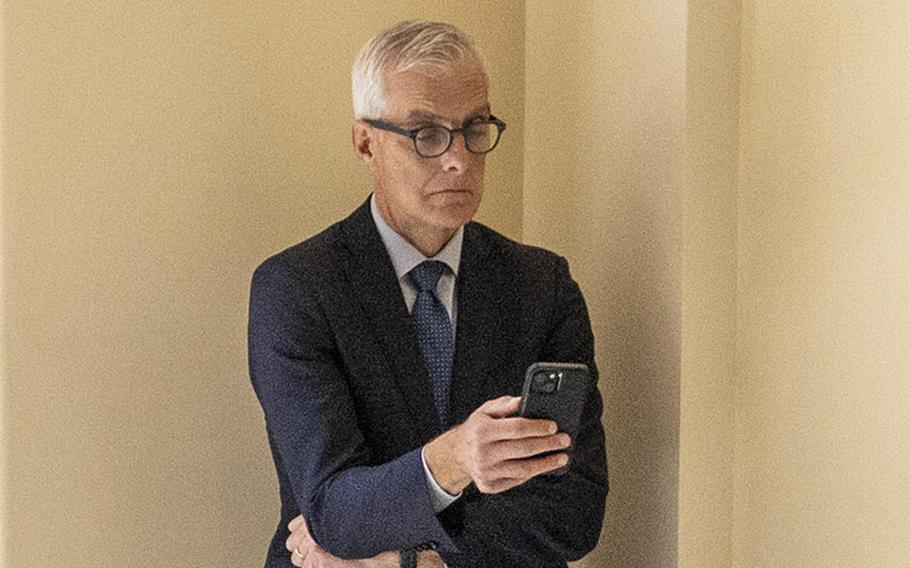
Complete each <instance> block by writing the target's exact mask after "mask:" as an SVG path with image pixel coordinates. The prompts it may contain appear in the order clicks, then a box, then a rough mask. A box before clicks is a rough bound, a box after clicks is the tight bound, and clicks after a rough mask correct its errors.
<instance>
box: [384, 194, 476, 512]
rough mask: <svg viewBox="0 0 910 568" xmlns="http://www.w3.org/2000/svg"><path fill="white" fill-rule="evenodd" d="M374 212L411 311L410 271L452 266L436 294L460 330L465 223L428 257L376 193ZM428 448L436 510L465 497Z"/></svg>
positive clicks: (414, 295)
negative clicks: (444, 478)
mask: <svg viewBox="0 0 910 568" xmlns="http://www.w3.org/2000/svg"><path fill="white" fill-rule="evenodd" d="M370 212H371V213H372V214H373V222H374V223H375V224H376V229H377V230H378V231H379V237H380V238H381V239H382V244H383V245H385V249H386V251H388V253H389V258H391V259H392V266H393V267H394V268H395V275H396V276H397V277H398V285H399V286H401V293H402V294H403V295H404V301H405V304H406V305H407V307H408V313H410V312H411V310H413V309H414V302H415V301H416V300H417V289H416V288H415V287H414V285H413V284H412V283H411V279H410V278H409V277H408V272H410V271H411V269H412V268H414V267H415V266H417V265H418V264H420V263H421V262H424V261H426V260H439V261H442V262H444V263H446V264H447V265H448V266H449V268H450V269H451V272H445V273H443V275H442V276H441V277H440V278H439V282H438V283H437V284H436V297H437V298H439V301H440V302H442V305H443V306H445V309H446V311H447V312H448V313H449V319H450V321H451V322H452V331H456V328H455V322H456V321H458V318H457V315H458V304H457V302H456V297H455V279H456V278H457V277H458V267H459V264H460V263H461V243H462V240H463V239H464V227H459V228H458V230H457V231H456V232H455V234H454V235H453V236H452V238H451V239H450V240H449V242H448V243H447V244H446V246H444V247H442V250H440V251H439V253H437V254H436V256H434V257H433V258H427V257H425V256H424V255H423V253H422V252H420V251H419V250H417V248H416V247H415V246H414V245H412V244H411V243H409V242H408V241H407V240H406V239H405V238H404V237H402V236H401V235H399V234H398V233H396V232H395V230H394V229H393V228H392V227H390V226H389V224H388V223H386V221H385V219H383V217H382V214H381V213H380V212H379V208H378V207H377V206H376V196H375V195H373V196H372V197H371V198H370ZM425 451H426V446H424V450H423V451H421V453H420V457H421V460H422V461H423V471H424V473H425V474H426V477H427V486H428V487H429V488H430V498H431V500H432V503H433V510H434V511H435V512H437V513H438V512H440V511H442V510H443V509H445V508H446V507H448V506H449V505H451V504H452V503H454V502H455V501H456V500H457V499H458V498H459V497H461V493H459V494H458V495H452V494H451V493H449V492H447V491H446V490H445V489H443V488H442V487H440V486H439V483H437V482H436V479H435V478H434V477H433V474H432V473H430V468H429V467H428V466H427V460H426V456H425V455H424V454H425Z"/></svg>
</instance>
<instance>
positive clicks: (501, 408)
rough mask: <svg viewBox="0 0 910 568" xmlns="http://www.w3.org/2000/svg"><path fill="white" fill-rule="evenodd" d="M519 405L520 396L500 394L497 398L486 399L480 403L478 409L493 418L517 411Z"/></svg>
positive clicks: (503, 416)
mask: <svg viewBox="0 0 910 568" xmlns="http://www.w3.org/2000/svg"><path fill="white" fill-rule="evenodd" d="M520 406H521V397H520V396H501V397H499V398H494V399H492V400H488V401H486V402H485V403H483V404H482V405H480V408H478V409H477V410H479V411H480V412H482V413H483V414H486V415H487V416H492V417H493V418H505V417H506V416H509V415H511V414H515V413H516V412H518V409H519V408H520Z"/></svg>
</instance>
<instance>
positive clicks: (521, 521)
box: [249, 201, 607, 568]
mask: <svg viewBox="0 0 910 568" xmlns="http://www.w3.org/2000/svg"><path fill="white" fill-rule="evenodd" d="M456 286H457V288H456V293H457V301H458V316H457V317H458V322H457V334H456V352H455V362H454V371H453V375H454V377H453V384H452V388H451V401H450V409H451V416H452V420H453V422H452V423H453V424H457V423H460V422H462V421H464V420H465V419H466V418H467V417H468V415H469V414H471V412H473V411H474V410H476V409H477V407H478V406H480V405H481V404H483V403H484V402H485V401H487V400H490V399H492V398H496V397H499V396H503V395H511V396H519V395H520V394H521V387H522V383H523V380H524V375H525V369H526V368H527V367H528V365H529V364H531V363H533V362H535V361H567V362H581V363H585V364H587V365H588V366H589V367H590V368H591V369H592V370H593V371H594V376H595V377H596V376H597V374H596V368H595V365H594V358H593V337H592V334H591V327H590V323H589V320H588V314H587V310H586V307H585V303H584V299H583V298H582V296H581V292H580V291H579V288H578V286H577V285H576V284H575V282H574V281H573V280H572V278H571V277H570V275H569V271H568V266H567V264H566V262H565V260H564V259H563V258H561V257H559V256H557V255H554V254H552V253H550V252H547V251H544V250H542V249H539V248H534V247H529V246H525V245H521V244H518V243H516V242H514V241H510V240H508V239H506V238H505V237H503V236H501V235H499V234H498V233H496V232H494V231H492V230H490V229H488V228H487V227H484V226H483V225H480V224H478V223H473V222H472V223H469V224H468V225H466V226H465V232H464V242H463V246H462V260H461V265H460V269H459V274H458V279H457V285H456ZM249 363H250V374H251V377H252V381H253V387H254V389H255V391H256V395H257V396H258V398H259V401H260V403H261V405H262V408H263V411H264V413H265V420H266V426H267V429H268V436H269V442H270V445H271V450H272V456H273V459H274V462H275V468H276V470H277V473H278V481H279V487H280V492H281V519H280V521H279V524H278V528H277V530H276V532H275V536H274V538H273V539H272V543H271V546H270V548H269V551H268V557H267V560H266V566H267V567H269V568H272V567H274V568H277V567H282V568H286V567H290V566H291V563H290V555H289V554H288V552H287V550H285V547H284V541H285V539H286V538H287V536H288V531H287V528H286V527H287V524H288V522H289V521H290V520H291V519H292V518H294V517H295V516H296V515H298V514H303V516H304V518H305V519H306V520H307V523H308V525H309V527H310V532H311V533H312V535H313V537H314V538H315V540H316V542H317V543H318V544H319V545H320V546H322V547H323V548H324V549H326V550H327V551H328V552H330V553H332V554H334V555H336V556H339V557H343V558H362V557H369V556H373V555H375V554H378V553H380V552H382V551H386V550H401V549H406V548H410V547H413V546H416V545H421V544H429V545H432V546H435V547H436V548H437V550H438V552H439V553H440V554H441V555H442V556H443V558H444V559H445V561H446V563H447V564H448V565H449V566H450V567H452V568H456V567H460V566H497V567H508V566H515V567H519V566H520V567H522V568H527V567H531V566H565V565H566V564H565V562H566V560H573V559H577V558H580V557H581V556H583V555H584V554H586V553H587V552H589V551H590V550H591V549H592V548H593V547H594V546H595V545H596V543H597V540H598V537H599V535H600V531H601V525H602V522H603V515H604V506H605V500H606V495H607V469H606V455H605V450H604V435H603V429H602V426H601V422H600V418H601V412H602V401H601V397H600V394H599V392H598V390H597V388H596V386H592V388H591V390H590V396H589V397H588V399H587V404H586V408H585V410H584V415H583V419H582V425H581V427H580V430H579V433H578V435H577V437H576V439H575V446H574V453H573V457H572V462H571V464H570V468H569V472H568V473H567V474H566V475H563V476H541V477H537V478H534V479H532V480H530V481H529V482H527V483H525V484H524V485H521V486H519V487H517V488H514V489H511V490H509V491H506V492H503V493H500V494H483V493H480V492H479V491H477V489H476V488H475V487H474V486H473V485H471V486H469V487H468V488H467V489H466V490H465V491H464V494H463V495H462V497H461V498H460V499H459V500H458V501H456V502H455V503H454V504H453V505H450V506H449V507H448V508H447V509H446V510H444V511H443V512H441V513H439V514H438V515H437V514H434V512H433V508H432V505H431V502H430V494H429V490H428V488H427V484H426V479H425V474H424V470H423V467H422V464H421V459H420V450H421V447H422V446H423V445H424V444H426V443H427V442H429V441H430V440H431V439H432V438H434V437H435V436H437V435H438V434H439V433H440V432H439V430H438V426H437V425H436V418H435V416H436V415H435V410H434V405H433V396H432V392H431V387H430V385H429V382H428V379H427V373H426V370H425V368H424V366H423V362H422V359H421V355H420V351H419V347H418V343H417V336H416V332H415V328H414V326H413V324H412V322H411V319H410V315H409V314H408V311H407V307H406V305H405V302H404V298H403V296H402V293H401V288H400V286H399V283H398V279H397V278H396V276H395V271H394V269H393V267H392V263H391V260H390V259H389V256H388V253H387V252H386V250H385V247H384V246H383V244H382V241H381V240H380V238H379V234H378V232H377V230H376V227H375V225H374V223H373V219H372V216H371V214H370V208H369V201H367V202H366V203H364V204H363V205H362V206H361V207H359V208H358V209H357V210H356V211H355V212H354V213H353V214H352V215H351V216H350V217H348V218H347V219H345V220H343V221H341V222H339V223H337V224H335V225H333V226H331V227H329V228H328V229H326V230H325V231H323V232H322V233H320V234H318V235H316V236H314V237H313V238H311V239H309V240H307V241H304V242H302V243H300V244H298V245H296V246H294V247H292V248H290V249H287V250H285V251H283V252H281V253H279V254H277V255H275V256H273V257H271V258H269V259H268V260H266V261H265V262H264V263H263V264H262V265H261V266H259V268H258V269H257V270H256V272H255V274H254V276H253V282H252V290H251V300H250V319H249Z"/></svg>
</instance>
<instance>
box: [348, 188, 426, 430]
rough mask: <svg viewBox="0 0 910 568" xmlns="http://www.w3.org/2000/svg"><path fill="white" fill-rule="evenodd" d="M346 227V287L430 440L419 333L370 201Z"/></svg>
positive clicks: (417, 420)
mask: <svg viewBox="0 0 910 568" xmlns="http://www.w3.org/2000/svg"><path fill="white" fill-rule="evenodd" d="M343 226H344V234H345V244H346V246H347V247H348V249H349V250H350V251H351V253H352V258H351V261H350V262H349V263H347V265H346V267H345V271H346V272H347V276H348V281H349V282H350V284H351V288H352V290H353V291H354V295H355V297H356V298H357V299H358V300H359V301H360V304H361V306H363V310H364V312H365V313H366V316H367V318H368V319H369V321H370V324H371V325H372V328H373V330H374V333H375V336H376V338H377V340H378V343H379V345H380V346H381V347H382V348H383V350H384V351H385V355H386V356H387V359H388V362H389V363H390V364H391V369H392V372H393V374H394V379H395V382H396V384H397V385H398V389H399V391H400V392H401V396H402V397H403V398H404V400H405V401H406V403H407V406H408V409H409V410H410V412H411V416H412V417H413V419H414V423H415V424H416V425H417V430H418V433H419V435H420V437H421V439H429V438H431V437H432V436H433V435H434V434H436V433H437V425H436V412H435V410H434V409H435V405H434V402H433V393H432V390H431V387H430V383H429V380H428V378H427V372H426V369H425V367H424V365H423V359H422V358H421V355H420V349H419V347H418V344H417V332H416V330H415V329H414V325H413V323H412V322H411V319H410V315H409V314H408V309H407V306H406V305H405V303H404V298H403V296H402V294H401V286H400V285H399V284H398V278H397V277H396V276H395V269H394V267H393V266H392V261H391V260H390V259H389V254H388V252H387V251H386V249H385V246H384V245H383V244H382V240H381V239H380V237H379V233H378V231H377V230H376V226H375V224H374V223H373V218H372V215H371V213H370V202H369V200H367V202H366V203H365V204H364V205H362V206H361V207H359V208H358V209H357V211H355V212H354V213H353V214H352V215H351V216H350V217H348V218H347V219H346V220H345V221H344V222H343Z"/></svg>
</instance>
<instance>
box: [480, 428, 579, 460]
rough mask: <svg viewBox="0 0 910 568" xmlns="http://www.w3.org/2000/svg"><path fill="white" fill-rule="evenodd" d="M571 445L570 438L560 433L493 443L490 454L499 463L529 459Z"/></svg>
mask: <svg viewBox="0 0 910 568" xmlns="http://www.w3.org/2000/svg"><path fill="white" fill-rule="evenodd" d="M571 444H572V437H571V436H569V435H568V434H565V433H561V434H555V435H552V436H540V437H536V438H520V439H516V440H502V441H498V442H494V443H493V445H492V452H493V455H494V456H496V457H497V458H499V459H500V460H501V461H505V460H514V459H523V458H529V457H532V456H536V455H538V454H543V453H546V452H553V451H557V450H564V449H566V448H568V447H569V446H570V445H571Z"/></svg>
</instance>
